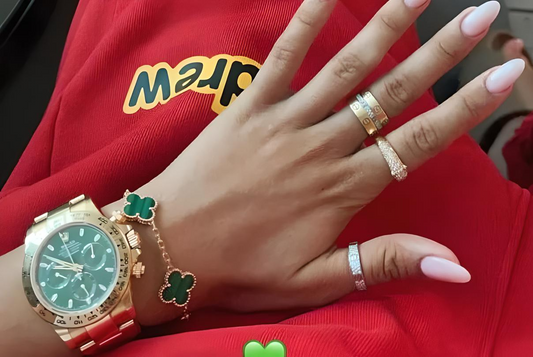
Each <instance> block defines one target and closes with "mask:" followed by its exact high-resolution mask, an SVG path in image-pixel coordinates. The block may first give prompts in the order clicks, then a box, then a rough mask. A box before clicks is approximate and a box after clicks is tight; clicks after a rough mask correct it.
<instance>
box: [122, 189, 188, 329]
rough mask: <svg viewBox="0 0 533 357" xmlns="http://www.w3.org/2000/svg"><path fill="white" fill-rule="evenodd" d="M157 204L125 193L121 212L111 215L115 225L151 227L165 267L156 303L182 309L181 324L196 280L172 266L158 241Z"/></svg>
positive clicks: (159, 239)
mask: <svg viewBox="0 0 533 357" xmlns="http://www.w3.org/2000/svg"><path fill="white" fill-rule="evenodd" d="M157 205H158V204H157V201H156V200H155V199H154V198H153V197H149V196H145V197H143V196H140V195H138V194H136V193H132V192H130V191H128V190H126V192H125V193H124V208H123V210H122V211H115V212H113V216H114V217H115V220H116V222H117V223H125V222H138V223H141V224H145V225H149V226H151V227H152V231H153V232H154V236H155V238H156V242H157V246H158V247H159V250H160V251H161V256H162V257H163V260H164V261H165V263H166V265H167V271H166V274H165V277H164V280H163V285H161V288H160V289H159V293H158V296H159V299H160V300H161V301H162V302H164V303H165V304H174V305H176V306H177V307H180V308H183V309H184V310H183V316H182V320H184V319H185V320H186V319H188V318H189V316H190V313H189V312H188V309H187V306H188V304H189V301H190V300H191V291H192V289H194V287H195V286H196V276H194V274H192V273H190V272H188V271H182V270H180V269H178V268H176V267H175V266H174V264H173V263H172V259H171V258H170V255H169V254H168V252H167V250H166V247H165V242H164V241H163V239H161V234H160V233H159V229H158V228H157V226H156V224H155V210H156V208H157Z"/></svg>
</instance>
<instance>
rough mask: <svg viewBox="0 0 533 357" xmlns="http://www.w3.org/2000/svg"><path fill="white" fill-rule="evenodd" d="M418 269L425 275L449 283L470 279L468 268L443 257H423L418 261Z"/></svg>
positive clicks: (464, 281) (466, 281) (463, 281)
mask: <svg viewBox="0 0 533 357" xmlns="http://www.w3.org/2000/svg"><path fill="white" fill-rule="evenodd" d="M420 269H421V270H422V273H424V275H425V276H427V277H428V278H431V279H435V280H440V281H446V282H449V283H468V282H469V281H470V273H469V272H468V270H466V269H465V268H463V267H462V266H460V265H459V264H455V263H454V262H451V261H449V260H447V259H444V258H439V257H425V258H424V259H422V262H420Z"/></svg>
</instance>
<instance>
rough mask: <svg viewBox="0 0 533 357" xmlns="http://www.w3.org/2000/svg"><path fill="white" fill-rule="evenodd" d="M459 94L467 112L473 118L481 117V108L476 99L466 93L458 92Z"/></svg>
mask: <svg viewBox="0 0 533 357" xmlns="http://www.w3.org/2000/svg"><path fill="white" fill-rule="evenodd" d="M458 96H459V99H460V100H461V102H462V105H463V107H464V109H465V110H466V112H467V114H468V115H469V116H470V117H471V118H479V117H480V113H479V108H478V105H477V103H476V101H475V100H474V99H472V98H471V97H468V96H465V95H464V94H458Z"/></svg>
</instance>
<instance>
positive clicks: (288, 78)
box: [249, 0, 336, 103]
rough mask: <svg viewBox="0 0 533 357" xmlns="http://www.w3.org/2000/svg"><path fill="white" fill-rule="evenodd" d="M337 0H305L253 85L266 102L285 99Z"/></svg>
mask: <svg viewBox="0 0 533 357" xmlns="http://www.w3.org/2000/svg"><path fill="white" fill-rule="evenodd" d="M335 4H336V0H328V1H324V0H305V1H304V2H303V3H302V5H301V6H300V8H299V9H298V11H297V12H296V14H295V15H294V17H293V18H292V20H291V21H290V23H289V25H288V26H287V28H286V30H285V31H284V32H283V34H282V35H281V37H280V38H279V39H278V40H277V41H276V44H275V45H274V47H273V48H272V51H270V54H269V55H268V57H267V59H266V60H265V63H264V65H263V67H262V68H261V70H260V71H259V73H258V74H257V77H256V78H255V80H254V82H253V86H250V90H249V91H250V92H255V93H256V94H257V96H258V99H260V100H261V101H262V103H274V102H277V101H279V100H282V99H285V97H286V92H287V91H288V90H289V87H290V84H291V82H292V79H293V78H294V75H295V74H296V71H297V70H298V68H300V65H301V64H302V61H303V59H304V57H305V55H306V54H307V52H308V50H309V47H310V46H311V44H312V43H313V41H314V39H315V38H316V36H317V35H318V33H319V32H320V30H321V29H322V27H323V26H324V24H325V23H326V21H327V19H328V18H329V16H330V15H331V12H332V11H333V9H334V8H335Z"/></svg>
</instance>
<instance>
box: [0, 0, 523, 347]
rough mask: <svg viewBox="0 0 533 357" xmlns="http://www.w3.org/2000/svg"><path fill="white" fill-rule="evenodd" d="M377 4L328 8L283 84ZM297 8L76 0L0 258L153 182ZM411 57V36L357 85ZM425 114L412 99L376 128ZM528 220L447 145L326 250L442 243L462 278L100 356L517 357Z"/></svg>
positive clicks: (516, 199)
mask: <svg viewBox="0 0 533 357" xmlns="http://www.w3.org/2000/svg"><path fill="white" fill-rule="evenodd" d="M383 3H384V1H383V0H374V1H361V0H345V1H341V2H339V4H338V6H337V7H336V10H335V12H334V14H333V15H332V17H331V19H330V21H329V22H328V24H327V25H326V27H325V29H324V31H323V32H322V33H321V35H320V36H319V37H318V39H317V41H316V42H315V44H314V45H313V47H312V49H311V51H310V53H309V55H308V56H307V59H306V60H305V63H304V65H303V67H302V69H301V71H300V72H299V74H298V76H297V78H296V80H295V83H294V89H296V90H297V89H299V88H301V87H302V86H303V85H304V84H305V83H307V82H308V81H309V80H310V79H311V78H312V77H313V75H315V74H316V73H317V72H318V71H319V69H320V68H321V67H322V66H323V65H325V64H326V62H327V61H328V60H329V59H330V58H331V57H333V55H334V54H335V53H336V52H337V51H339V50H340V49H341V48H342V47H343V46H344V45H345V44H346V43H347V42H348V41H349V40H350V39H351V38H353V36H355V35H356V34H357V33H358V32H359V31H360V30H361V28H362V27H363V26H364V24H365V23H366V22H368V20H369V19H370V18H371V17H372V16H373V15H374V14H375V12H376V11H377V9H378V8H379V7H380V6H381V5H382V4H383ZM299 4H300V0H284V1H280V0H246V1H245V0H224V1H215V0H202V1H185V0H158V1H153V0H106V1H97V0H81V1H80V4H79V7H78V10H77V12H76V16H75V18H74V21H73V24H72V27H71V30H70V34H69V37H68V41H67V44H66V47H65V51H64V55H63V59H62V63H61V67H60V73H59V76H58V79H57V85H56V89H55V92H54V94H53V97H52V99H51V101H50V104H49V107H48V109H47V111H46V114H45V116H44V118H43V120H42V123H41V124H40V126H39V127H38V129H37V131H36V132H35V135H34V136H33V138H32V140H31V142H30V144H29V145H28V147H27V149H26V151H25V152H24V154H23V156H22V158H21V159H20V162H19V163H18V165H17V167H16V168H15V170H14V171H13V174H12V175H11V177H10V179H9V181H8V182H7V184H6V185H5V187H4V188H3V190H2V191H1V193H0V226H1V228H2V242H1V245H0V254H3V253H5V252H8V251H9V250H11V249H13V248H15V247H17V246H19V245H20V244H22V243H23V238H24V234H25V230H26V228H27V226H28V225H29V224H30V223H31V221H32V219H33V217H35V216H37V215H39V214H41V213H42V212H45V211H48V210H50V209H53V208H55V207H57V206H58V205H60V204H62V203H64V202H66V201H67V200H69V199H71V198H72V197H75V196H77V195H78V194H81V193H85V194H88V195H90V196H91V197H92V198H93V199H94V200H95V201H96V203H97V204H98V205H100V206H103V205H105V204H107V203H109V202H112V201H114V200H116V199H118V198H120V197H121V196H122V193H123V192H124V190H125V189H130V190H131V189H136V188H138V187H139V186H141V185H143V184H144V183H146V182H148V181H149V180H150V179H152V178H153V177H154V176H156V175H157V174H159V173H160V172H161V171H163V169H164V168H165V167H166V166H167V165H169V164H170V163H171V162H172V161H173V160H174V159H175V158H176V157H177V156H178V155H179V154H180V152H182V150H183V149H184V148H185V147H186V146H187V145H188V144H189V143H190V142H191V141H192V140H193V139H194V138H195V137H196V136H197V135H198V133H200V132H201V131H202V129H203V128H204V127H205V126H206V125H207V124H208V123H209V122H210V121H211V120H213V119H214V118H215V117H216V115H217V112H220V111H221V110H222V109H223V108H224V107H225V106H227V104H229V101H230V100H231V99H232V98H234V97H235V95H236V94H238V92H239V88H241V87H240V86H245V85H246V83H247V82H249V80H250V78H251V77H252V76H253V75H254V73H255V72H256V71H257V65H258V64H261V63H263V62H264V60H265V58H266V56H267V54H268V52H269V50H270V48H271V47H272V45H273V44H274V42H275V40H276V39H277V37H278V36H279V35H280V34H281V33H282V31H283V29H284V28H285V26H286V25H287V23H288V22H289V20H290V18H291V16H292V15H293V14H294V12H295V11H296V9H297V7H298V6H299ZM417 46H418V45H417V38H416V34H415V31H414V30H413V29H411V30H410V31H408V33H407V34H406V35H405V36H404V37H403V39H402V40H401V41H400V42H399V43H398V44H397V45H396V46H395V47H394V48H393V49H392V50H391V51H390V53H389V55H387V56H386V58H385V59H384V60H383V62H382V63H381V65H380V66H379V68H378V69H377V70H376V71H375V72H374V73H373V74H372V75H371V76H370V77H369V78H368V80H367V81H366V82H365V83H363V84H362V85H361V87H362V86H365V85H367V84H368V83H370V82H371V81H373V80H375V79H376V78H378V77H379V76H380V75H382V74H384V73H386V72H387V71H389V70H390V69H392V68H393V67H394V66H396V65H397V64H398V63H399V62H401V61H402V60H403V59H405V58H406V56H408V55H409V54H410V53H412V52H413V51H415V50H416V48H417ZM224 60H225V61H224ZM163 63H167V64H168V65H165V64H163ZM158 64H159V65H158ZM217 65H218V66H220V67H217ZM199 72H200V76H199V77H198V73H199ZM154 83H157V84H158V85H159V86H160V88H159V92H158V93H159V94H158V95H156V92H155V91H152V90H151V88H150V85H153V84H154ZM435 105H436V103H435V101H434V100H433V98H432V96H431V95H430V94H429V93H427V94H426V95H424V96H423V97H422V98H421V99H420V100H419V101H418V102H417V103H416V104H415V105H413V106H412V107H411V108H410V109H409V110H408V111H407V112H406V113H405V114H403V115H402V116H400V117H397V118H394V120H393V121H392V124H391V125H390V126H389V128H388V129H389V130H392V129H394V128H396V127H398V126H399V125H401V124H403V123H405V122H406V121H407V120H409V119H410V118H412V117H414V116H416V115H418V114H420V113H422V112H424V111H426V110H428V109H431V108H433V107H435ZM11 120H16V119H15V118H11ZM140 168H142V169H140ZM531 211H532V207H531V203H530V194H529V192H528V191H525V190H522V189H520V188H519V187H518V186H517V185H515V184H512V183H510V182H508V181H506V180H504V179H503V178H501V177H500V175H499V174H498V172H497V170H496V169H495V168H494V166H493V165H492V163H491V162H490V161H489V160H488V158H487V157H486V156H485V155H484V154H483V153H482V151H481V150H480V149H479V148H478V146H477V145H476V144H475V143H474V142H473V141H472V140H471V139H469V138H467V137H463V138H461V139H460V140H458V141H457V142H456V143H454V144H453V145H452V146H451V147H450V148H449V149H448V150H447V151H446V152H444V153H442V154H441V155H439V156H438V157H436V158H435V159H433V160H431V161H430V162H428V163H427V164H426V165H424V166H423V167H422V168H421V169H419V170H418V171H416V172H414V173H412V174H411V175H410V176H409V179H408V180H407V181H405V182H403V183H401V184H398V183H394V184H392V185H391V186H390V187H389V188H388V189H387V190H386V191H385V192H384V193H383V194H382V195H381V196H380V197H379V198H378V199H376V200H375V201H374V202H373V203H372V204H370V205H369V206H368V207H367V208H366V209H365V210H364V211H362V212H360V213H359V214H357V215H356V216H355V217H354V219H353V221H352V222H351V223H350V224H349V226H348V227H347V228H346V230H345V232H344V233H343V234H342V236H341V237H340V238H339V245H341V246H342V245H347V243H348V242H349V241H353V240H356V239H357V240H358V241H360V242H361V241H365V240H368V239H371V238H374V237H376V236H379V235H383V234H388V233H398V232H406V233H413V234H419V235H422V236H425V237H428V238H431V239H434V240H436V241H438V242H441V243H442V244H445V245H447V246H448V247H450V248H451V249H452V250H453V251H454V252H455V253H456V254H457V256H458V257H459V259H460V260H461V262H462V264H463V265H464V266H465V267H466V268H468V270H469V271H470V272H471V273H472V281H471V282H470V283H468V284H465V285H451V284H445V283H439V282H431V281H423V282H395V283H390V284H385V285H382V286H379V287H376V288H374V287H373V288H372V289H371V290H370V291H369V292H367V293H354V294H351V295H349V296H347V297H345V298H344V299H341V300H340V301H338V302H337V303H335V304H332V305H330V306H327V307H323V308H320V309H316V310H313V311H310V312H306V313H303V314H299V315H295V312H283V313H262V314H250V315H236V314H231V313H224V312H216V313H209V314H208V313H197V314H195V315H193V317H192V320H191V321H190V322H187V323H181V322H176V323H175V324H174V325H171V326H166V327H165V331H166V332H167V333H172V334H171V335H168V336H165V337H157V338H150V339H142V340H137V341H135V342H131V343H129V344H127V345H125V346H123V347H121V348H119V349H117V350H115V351H113V352H111V353H110V355H112V356H147V355H176V356H178V355H179V356H206V357H207V356H209V357H212V356H242V354H243V352H242V349H243V346H244V344H245V343H246V342H247V341H248V340H252V339H255V340H259V341H261V342H263V343H266V342H268V341H270V340H274V339H278V340H281V341H283V342H284V343H285V345H286V347H287V356H290V357H299V356H301V357H304V356H305V357H308V356H335V357H342V356H489V355H494V356H531V355H532V354H533V337H532V336H533V324H532V323H531V321H533V307H532V305H531V304H530V301H531V299H532V298H533V284H531V282H530V272H531V271H533V258H531V257H532V256H533V242H532V236H533V225H532V223H531V220H530V219H529V220H528V218H529V217H530V216H531ZM194 254H201V252H197V253H194ZM223 327H226V328H223ZM202 329H203V330H202Z"/></svg>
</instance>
